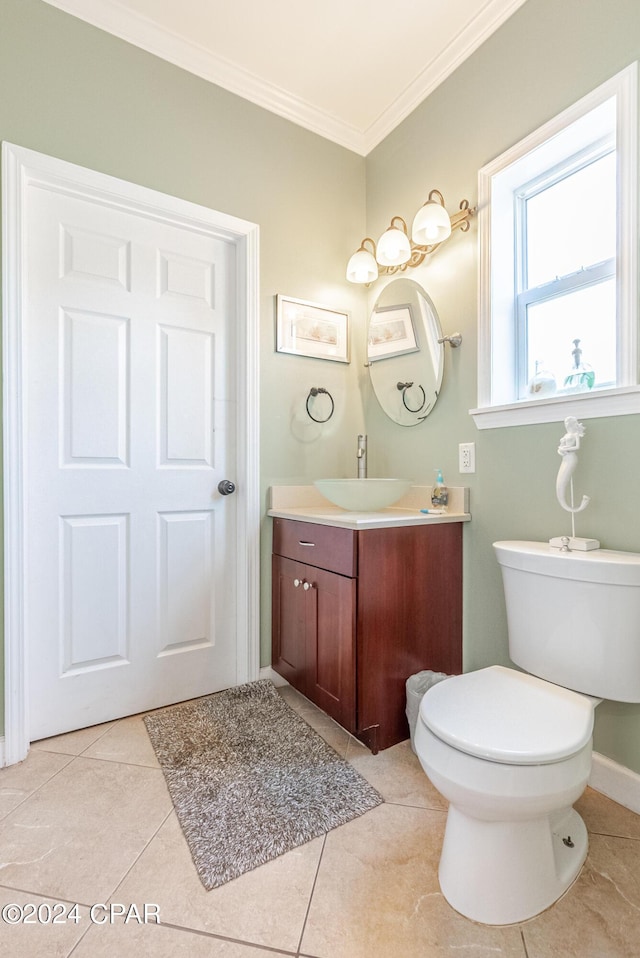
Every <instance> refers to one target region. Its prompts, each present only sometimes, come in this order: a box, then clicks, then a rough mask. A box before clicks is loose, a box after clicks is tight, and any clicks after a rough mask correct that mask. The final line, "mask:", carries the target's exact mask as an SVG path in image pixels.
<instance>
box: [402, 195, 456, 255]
mask: <svg viewBox="0 0 640 958" xmlns="http://www.w3.org/2000/svg"><path fill="white" fill-rule="evenodd" d="M449 236H451V220H450V219H449V214H448V213H447V211H446V210H445V208H444V206H442V204H441V203H439V202H438V201H437V200H428V202H426V203H425V204H424V206H421V207H420V209H419V210H418V212H417V213H416V215H415V218H414V220H413V226H412V227H411V238H412V239H413V242H414V243H416V244H417V245H418V246H433V245H434V244H435V243H442V241H443V240H446V239H448V237H449Z"/></svg>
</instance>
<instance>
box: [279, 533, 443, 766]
mask: <svg viewBox="0 0 640 958" xmlns="http://www.w3.org/2000/svg"><path fill="white" fill-rule="evenodd" d="M272 616H273V619H272V622H273V632H272V650H273V651H272V664H273V668H274V669H275V671H276V672H278V673H279V674H280V675H282V676H283V677H284V678H286V679H287V681H288V682H290V683H291V685H293V686H294V687H295V688H297V689H298V690H299V691H300V692H302V693H303V695H306V696H307V698H309V699H310V700H311V701H312V702H315V704H316V705H318V706H319V707H320V708H321V709H323V710H324V711H325V712H327V713H328V714H329V715H331V717H332V718H334V719H335V720H336V721H337V722H339V723H340V725H342V726H343V727H344V728H346V729H347V730H348V731H349V732H352V733H353V734H354V735H356V736H357V737H358V738H359V739H361V740H362V741H363V742H364V743H365V744H366V745H367V746H368V747H369V748H370V749H371V750H372V751H373V752H377V751H378V750H379V749H383V748H388V747H389V746H390V745H394V744H395V743H396V742H400V741H402V740H403V739H405V738H408V736H409V729H408V726H407V720H406V716H405V706H406V690H405V682H406V679H407V678H408V676H409V675H412V674H413V673H415V672H419V671H421V670H423V669H433V670H434V671H438V672H448V673H452V674H453V673H457V672H460V671H461V670H462V524H461V523H459V522H453V523H438V524H433V525H428V526H427V525H416V526H401V527H393V528H389V527H386V528H383V529H362V530H352V529H345V528H339V527H336V526H327V525H320V524H316V523H312V522H302V521H298V520H293V519H280V518H275V519H274V523H273V605H272Z"/></svg>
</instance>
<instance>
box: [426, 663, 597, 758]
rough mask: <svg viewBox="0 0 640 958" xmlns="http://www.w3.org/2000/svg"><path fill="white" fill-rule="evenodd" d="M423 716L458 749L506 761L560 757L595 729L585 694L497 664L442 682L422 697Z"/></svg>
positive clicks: (584, 742) (579, 745) (575, 748)
mask: <svg viewBox="0 0 640 958" xmlns="http://www.w3.org/2000/svg"><path fill="white" fill-rule="evenodd" d="M420 717H421V719H422V721H423V722H424V723H425V725H426V726H427V728H428V729H429V730H430V731H431V732H432V733H433V734H434V735H435V736H436V737H437V738H439V739H440V740H441V741H443V742H445V743H447V744H448V745H451V746H452V747H453V748H455V749H457V750H458V751H461V752H466V753H467V754H469V755H473V756H476V757H477V758H482V759H485V760H489V761H493V762H499V763H503V764H507V765H545V764H551V763H553V762H560V761H562V760H563V759H566V758H568V757H570V756H572V755H575V754H576V753H577V752H579V751H580V749H582V748H583V747H584V746H585V745H587V743H588V742H589V741H590V739H591V734H592V732H593V704H592V702H591V700H590V699H589V698H588V697H587V696H584V695H581V694H580V693H579V692H572V691H570V690H569V689H564V688H561V687H560V686H557V685H553V684H552V683H550V682H546V681H544V680H543V679H538V678H536V677H535V676H532V675H527V674H526V673H523V672H516V671H515V670H514V669H506V668H503V667H502V666H499V665H494V666H490V667H489V668H486V669H480V670H478V671H476V672H467V673H465V674H464V675H458V676H453V677H452V678H449V679H447V680H446V681H444V682H439V683H438V684H437V685H435V686H433V687H432V688H431V689H430V690H429V691H428V692H427V694H426V695H425V696H424V697H423V699H422V702H421V704H420Z"/></svg>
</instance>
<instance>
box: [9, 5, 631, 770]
mask: <svg viewBox="0 0 640 958" xmlns="http://www.w3.org/2000/svg"><path fill="white" fill-rule="evenodd" d="M276 53H277V51H274V54H276ZM638 58H640V9H639V8H638V4H637V0H610V2H609V3H608V4H606V6H603V5H602V4H601V3H600V2H596V0H565V2H563V3H562V4H561V5H560V4H558V3H557V2H552V0H528V2H527V3H526V4H525V5H524V6H523V7H522V8H521V9H520V10H518V11H517V12H516V14H514V15H513V17H511V19H510V20H508V21H507V23H506V24H504V25H503V27H502V28H501V29H500V30H499V31H498V32H497V33H496V34H494V36H493V37H491V38H490V39H489V40H488V41H487V42H486V43H485V44H484V45H483V46H482V47H481V48H480V49H479V50H478V51H476V53H475V54H474V55H473V56H472V57H471V58H470V59H469V60H467V61H466V62H465V63H464V64H463V65H462V66H461V67H460V68H459V69H458V70H457V71H456V72H455V73H454V74H453V75H452V76H451V77H450V78H449V79H448V80H447V81H445V83H443V84H442V85H441V86H440V87H439V88H438V89H437V90H436V91H435V92H434V93H433V94H432V95H431V96H430V97H429V98H428V99H427V100H426V101H425V102H424V103H423V104H422V105H421V106H420V107H418V109H416V110H415V111H414V112H413V113H412V114H411V116H409V117H408V118H407V119H406V120H405V121H404V122H403V123H402V124H401V125H400V126H399V127H398V128H397V129H396V130H395V131H394V132H393V133H392V134H391V135H390V136H388V137H387V138H386V140H385V141H384V142H383V143H382V144H380V146H379V147H377V148H376V149H375V150H374V151H373V152H372V153H371V154H370V155H369V157H367V159H366V161H365V160H364V159H363V158H361V157H358V156H356V155H355V154H353V153H351V152H350V151H348V150H345V149H343V148H341V147H339V146H336V145H335V144H333V143H330V142H328V141H327V140H324V139H323V138H321V137H319V136H316V135H315V134H312V133H310V132H308V131H306V130H303V129H301V128H300V127H297V126H295V125H294V124H292V123H290V122H288V121H286V120H283V119H281V118H279V117H276V116H274V115H272V114H270V113H268V112H267V111H264V110H262V109H261V108H259V107H256V106H254V105H253V104H251V103H249V102H247V101H245V100H243V99H241V98H239V97H236V96H234V95H233V94H230V93H228V92H226V91H225V90H222V89H220V88H218V87H215V86H213V85H212V84H209V83H206V82H205V81H203V80H200V79H199V78H197V77H195V76H192V75H191V74H189V73H186V72H185V71H182V70H180V69H178V68H176V67H173V66H171V65H170V64H168V63H165V62H163V61H162V60H159V59H157V58H155V57H153V56H151V55H149V54H146V53H144V52H143V51H141V50H139V49H137V48H135V47H133V46H130V45H129V44H127V43H124V42H122V41H120V40H118V39H116V38H114V37H111V36H109V35H108V34H105V33H102V32H101V31H99V30H96V29H94V28H92V27H90V26H88V25H87V24H85V23H83V22H81V21H79V20H77V19H75V18H73V17H70V16H68V15H66V14H64V13H62V12H60V11H58V10H56V9H55V8H53V7H50V6H49V5H48V4H45V3H42V2H41V0H0V90H2V95H1V96H0V139H2V140H8V141H10V142H13V143H16V144H19V145H20V146H25V147H29V148H31V149H34V150H39V151H41V152H43V153H48V154H51V155H54V156H58V157H61V158H63V159H65V160H69V161H71V162H74V163H78V164H81V165H83V166H87V167H90V168H93V169H97V170H101V171H103V172H105V173H109V174H112V175H115V176H118V177H121V178H123V179H126V180H131V181H133V182H137V183H141V184H143V185H145V186H148V187H151V188H154V189H157V190H161V191H163V192H165V193H170V194H173V195H176V196H181V197H184V198H185V199H188V200H191V201H193V202H196V203H201V204H203V205H206V206H210V207H212V208H214V209H218V210H222V211H224V212H227V213H230V214H232V215H235V216H239V217H243V218H245V219H248V220H251V221H253V222H256V223H259V225H260V229H261V251H260V252H261V276H260V281H261V334H262V340H261V420H262V444H261V464H262V465H261V468H262V487H263V493H264V492H266V488H267V487H268V486H269V485H271V484H272V483H274V482H292V481H306V482H308V481H310V480H311V479H312V478H314V477H316V476H318V475H353V474H354V469H355V439H356V435H357V433H358V432H359V431H361V430H362V429H363V428H364V427H365V425H366V430H367V432H368V433H369V444H370V474H373V475H376V474H379V475H394V474H395V475H398V474H402V473H406V474H410V475H411V476H414V477H415V478H416V479H426V480H430V479H431V476H432V469H434V468H435V467H436V466H441V467H442V468H443V469H444V471H445V476H446V478H447V479H448V481H449V483H450V484H462V483H463V482H464V483H465V484H468V485H469V486H471V490H472V511H473V521H472V522H471V523H469V524H467V526H466V527H465V667H466V668H475V667H480V666H483V665H486V664H489V663H492V662H507V661H508V657H507V644H506V627H505V621H504V613H503V605H502V590H501V584H500V580H499V575H498V570H497V568H496V564H495V561H494V558H493V554H492V550H491V543H492V542H493V541H494V540H495V539H498V538H521V537H530V538H539V539H545V538H547V537H548V536H550V535H552V534H556V533H558V531H560V532H564V531H566V523H567V516H566V514H565V513H563V512H562V510H560V507H559V506H558V505H557V503H556V501H555V495H554V485H555V475H556V472H557V468H558V461H559V460H558V456H557V453H556V447H557V443H558V440H559V438H560V436H561V434H562V431H563V430H562V427H561V426H560V424H557V425H554V424H551V425H544V426H527V427H522V428H509V429H498V430H490V431H487V430H485V431H482V432H478V431H477V430H476V428H475V426H474V424H473V421H472V419H471V417H470V416H469V414H468V410H469V409H470V408H472V407H474V406H475V405H476V360H477V352H476V342H477V329H476V316H477V249H476V245H477V244H476V236H475V226H474V228H473V229H472V231H471V233H470V234H467V235H466V236H465V235H463V234H456V235H455V236H454V237H453V239H452V240H451V242H450V243H449V244H447V245H446V246H445V247H444V248H443V249H441V250H440V251H439V252H438V253H437V254H436V255H435V256H433V257H432V259H431V261H430V262H429V263H428V264H426V265H425V266H424V267H421V268H420V269H419V270H413V271H412V276H413V278H415V279H417V280H418V281H420V282H422V283H423V284H424V286H425V287H426V289H427V291H428V292H429V295H430V296H431V298H432V299H433V301H434V302H435V304H436V307H437V309H438V310H439V313H440V316H441V321H442V324H443V327H444V329H445V332H453V331H456V330H460V331H461V332H462V334H463V336H464V342H463V345H462V347H461V348H460V349H459V350H456V351H453V350H449V349H448V350H447V356H446V368H445V382H444V387H443V390H442V394H441V397H440V400H439V402H438V405H437V406H436V408H435V411H434V412H433V413H432V415H431V416H430V417H429V419H428V420H427V421H426V422H425V423H424V424H423V425H421V426H418V427H415V428H411V429H403V428H401V427H399V426H396V425H394V424H392V423H391V422H390V421H389V420H387V419H386V418H385V417H384V415H383V414H382V413H381V411H380V409H379V407H378V405H377V403H376V401H375V399H374V397H373V396H372V394H371V390H370V386H369V382H368V378H367V376H366V372H365V370H364V367H363V361H364V338H365V337H364V329H365V318H366V311H367V304H368V303H370V302H371V301H372V300H373V299H375V296H376V295H377V293H378V292H379V290H380V288H381V287H382V285H383V284H382V282H379V283H378V284H377V285H376V287H375V288H374V290H372V291H371V292H370V293H368V294H367V293H365V292H363V291H362V290H360V289H357V288H355V287H352V286H350V285H349V284H347V283H346V282H345V280H344V268H345V264H346V260H347V258H348V256H349V255H350V253H351V252H352V251H353V250H354V249H355V248H356V247H357V246H358V244H359V242H360V240H361V238H362V237H363V236H364V235H366V234H371V235H378V233H380V232H381V231H382V229H383V228H384V227H385V226H386V225H387V223H388V220H389V218H390V216H391V215H392V214H395V213H400V214H402V215H405V216H406V217H409V216H411V215H412V214H413V213H414V212H415V210H416V209H417V207H418V205H420V204H421V203H422V202H423V201H424V199H426V195H427V193H428V191H429V190H430V189H432V188H433V187H437V188H438V189H440V190H442V192H443V193H444V195H445V199H446V201H447V206H448V208H449V209H450V210H451V209H453V208H455V207H456V206H457V203H458V202H459V200H460V199H462V198H463V197H466V198H468V199H469V200H471V201H472V203H475V202H476V198H477V171H478V169H479V168H480V167H481V166H482V165H483V164H484V163H486V162H487V161H488V160H490V159H492V158H493V157H494V156H496V155H497V154H499V153H500V152H502V151H503V150H504V149H505V148H507V147H508V146H510V145H511V144H512V143H514V142H516V141H518V140H519V139H520V138H521V137H522V136H524V135H525V134H526V133H528V132H530V131H531V130H533V129H535V128H537V127H538V126H539V125H540V124H541V123H543V122H544V121H545V120H547V119H549V118H550V117H551V116H553V115H555V114H556V113H558V112H559V111H560V110H562V109H563V108H564V107H565V106H567V105H568V104H570V103H572V102H573V101H575V100H576V99H578V98H579V97H580V96H582V95H583V94H584V93H587V92H588V91H589V90H591V89H592V88H593V87H595V86H597V85H598V84H599V83H601V82H602V81H603V80H605V79H607V78H608V77H609V76H611V75H612V74H613V73H615V72H617V71H618V70H620V69H621V68H622V67H624V66H626V65H627V64H628V63H629V62H631V61H632V60H635V59H638ZM276 293H284V294H286V295H289V296H294V297H298V298H300V299H307V300H312V301H316V302H321V303H326V304H330V305H334V306H337V307H339V308H347V309H349V310H350V311H351V315H352V328H353V333H354V335H353V340H352V362H351V363H350V365H348V366H346V365H343V364H338V363H326V362H322V361H319V360H310V359H302V358H297V357H291V356H285V355H278V354H275V353H274V296H275V294H276ZM312 385H324V386H326V387H327V388H329V389H330V390H331V392H332V394H333V396H334V398H335V400H336V413H335V415H334V417H333V419H332V420H331V422H330V423H329V424H328V425H327V426H325V427H323V428H322V429H318V430H317V431H314V430H312V429H310V428H309V427H308V426H307V425H306V421H305V416H304V412H303V405H304V398H305V397H306V394H307V392H308V389H309V387H310V386H312ZM639 419H640V417H634V416H626V417H620V418H618V419H608V420H607V419H599V420H589V421H587V436H586V439H585V442H584V444H583V447H582V450H581V455H580V464H579V469H578V473H577V475H576V491H577V492H578V494H581V493H582V491H585V492H588V493H589V494H590V495H591V496H592V499H593V501H592V503H591V505H590V506H589V510H588V513H587V517H586V519H585V520H584V522H585V527H584V528H582V527H579V531H582V532H584V533H585V534H589V535H593V536H597V537H598V538H600V539H601V541H602V543H603V545H604V546H607V547H609V548H619V549H629V550H636V551H640V519H639V518H638V508H637V505H636V503H635V501H634V493H637V491H638V488H639V486H640V483H639V476H640V422H639ZM463 441H465V442H466V441H475V442H476V451H477V473H476V475H475V476H469V477H465V478H464V480H463V479H462V478H461V477H460V476H459V475H458V473H457V447H458V443H459V442H463ZM262 549H263V554H262V570H263V575H262V591H263V605H262V608H263V623H262V661H263V664H266V663H267V662H268V661H269V645H270V623H269V608H270V603H269V588H270V572H269V568H270V567H269V552H270V521H269V520H268V519H265V520H264V522H263V546H262ZM416 587H417V588H429V583H428V582H423V583H416ZM596 748H597V749H598V750H599V751H601V752H603V753H605V754H606V755H608V756H610V757H611V758H613V759H614V760H616V761H619V762H621V763H623V764H625V765H628V766H629V767H630V768H632V769H634V770H636V771H640V706H628V705H615V704H613V703H604V704H603V705H602V706H600V707H599V709H598V713H597V727H596Z"/></svg>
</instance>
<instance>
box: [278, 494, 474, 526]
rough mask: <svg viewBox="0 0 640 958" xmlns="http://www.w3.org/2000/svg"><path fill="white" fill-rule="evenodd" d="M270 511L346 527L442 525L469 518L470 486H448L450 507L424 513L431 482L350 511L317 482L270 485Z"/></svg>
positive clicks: (282, 515) (285, 516) (290, 517)
mask: <svg viewBox="0 0 640 958" xmlns="http://www.w3.org/2000/svg"><path fill="white" fill-rule="evenodd" d="M269 501H270V508H269V510H268V512H267V515H269V516H273V517H276V518H279V519H294V520H295V519H297V520H299V521H300V522H317V523H319V524H320V525H325V526H340V527H341V528H344V529H384V528H386V527H389V526H423V525H427V526H430V525H439V524H441V523H445V522H468V521H469V520H470V519H471V514H470V512H469V490H468V489H467V488H464V487H460V486H454V487H451V486H449V507H448V510H447V512H446V513H445V514H443V515H434V514H430V515H425V514H424V513H422V512H420V509H430V508H431V486H426V485H416V486H412V487H411V489H410V490H409V492H408V493H407V494H406V495H405V496H403V497H402V499H400V500H399V501H398V502H397V503H396V504H395V505H394V506H390V507H389V508H387V509H379V510H377V511H376V512H347V511H346V509H341V508H340V507H339V506H334V505H333V504H332V503H330V502H329V501H328V500H327V499H325V497H324V496H323V495H322V494H321V493H320V492H319V491H318V490H317V489H316V487H315V486H313V485H309V486H271V488H270V489H269Z"/></svg>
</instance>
